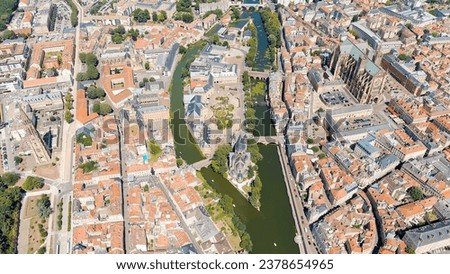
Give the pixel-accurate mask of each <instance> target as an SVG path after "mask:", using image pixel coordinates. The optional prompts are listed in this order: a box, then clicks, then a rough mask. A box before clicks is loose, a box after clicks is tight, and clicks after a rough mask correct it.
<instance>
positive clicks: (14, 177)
mask: <svg viewBox="0 0 450 274" xmlns="http://www.w3.org/2000/svg"><path fill="white" fill-rule="evenodd" d="M16 157H18V156H16ZM19 179H20V175H19V174H18V173H15V172H5V173H3V175H2V176H0V181H1V182H3V183H5V184H6V185H7V186H13V185H15V184H16V183H17V181H19Z"/></svg>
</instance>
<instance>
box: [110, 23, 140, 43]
mask: <svg viewBox="0 0 450 274" xmlns="http://www.w3.org/2000/svg"><path fill="white" fill-rule="evenodd" d="M109 34H111V36H112V37H111V41H112V42H113V43H114V44H121V43H122V42H123V41H125V39H127V38H128V37H130V38H131V39H132V40H133V41H136V40H137V38H138V37H139V35H140V32H139V30H137V29H134V28H131V29H129V30H128V32H127V31H126V30H125V27H124V26H122V25H119V26H117V28H115V29H111V30H110V31H109Z"/></svg>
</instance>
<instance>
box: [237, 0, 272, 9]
mask: <svg viewBox="0 0 450 274" xmlns="http://www.w3.org/2000/svg"><path fill="white" fill-rule="evenodd" d="M230 6H237V7H242V8H255V9H258V8H263V7H265V6H267V3H266V2H265V1H263V0H259V1H258V3H244V1H235V2H234V3H233V2H231V3H230Z"/></svg>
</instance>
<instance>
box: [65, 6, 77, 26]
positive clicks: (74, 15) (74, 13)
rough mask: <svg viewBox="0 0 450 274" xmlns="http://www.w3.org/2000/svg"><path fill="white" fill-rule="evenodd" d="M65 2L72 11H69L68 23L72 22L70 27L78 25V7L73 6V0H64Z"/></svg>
mask: <svg viewBox="0 0 450 274" xmlns="http://www.w3.org/2000/svg"><path fill="white" fill-rule="evenodd" d="M66 3H67V4H68V5H69V7H70V9H71V10H72V12H71V13H70V23H71V24H72V27H76V26H77V25H78V9H77V6H75V3H73V0H66Z"/></svg>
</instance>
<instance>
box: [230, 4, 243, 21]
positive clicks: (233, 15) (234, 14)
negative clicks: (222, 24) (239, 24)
mask: <svg viewBox="0 0 450 274" xmlns="http://www.w3.org/2000/svg"><path fill="white" fill-rule="evenodd" d="M239 17H241V12H240V11H239V9H238V8H236V7H235V6H232V7H231V19H232V20H237V19H239Z"/></svg>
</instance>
